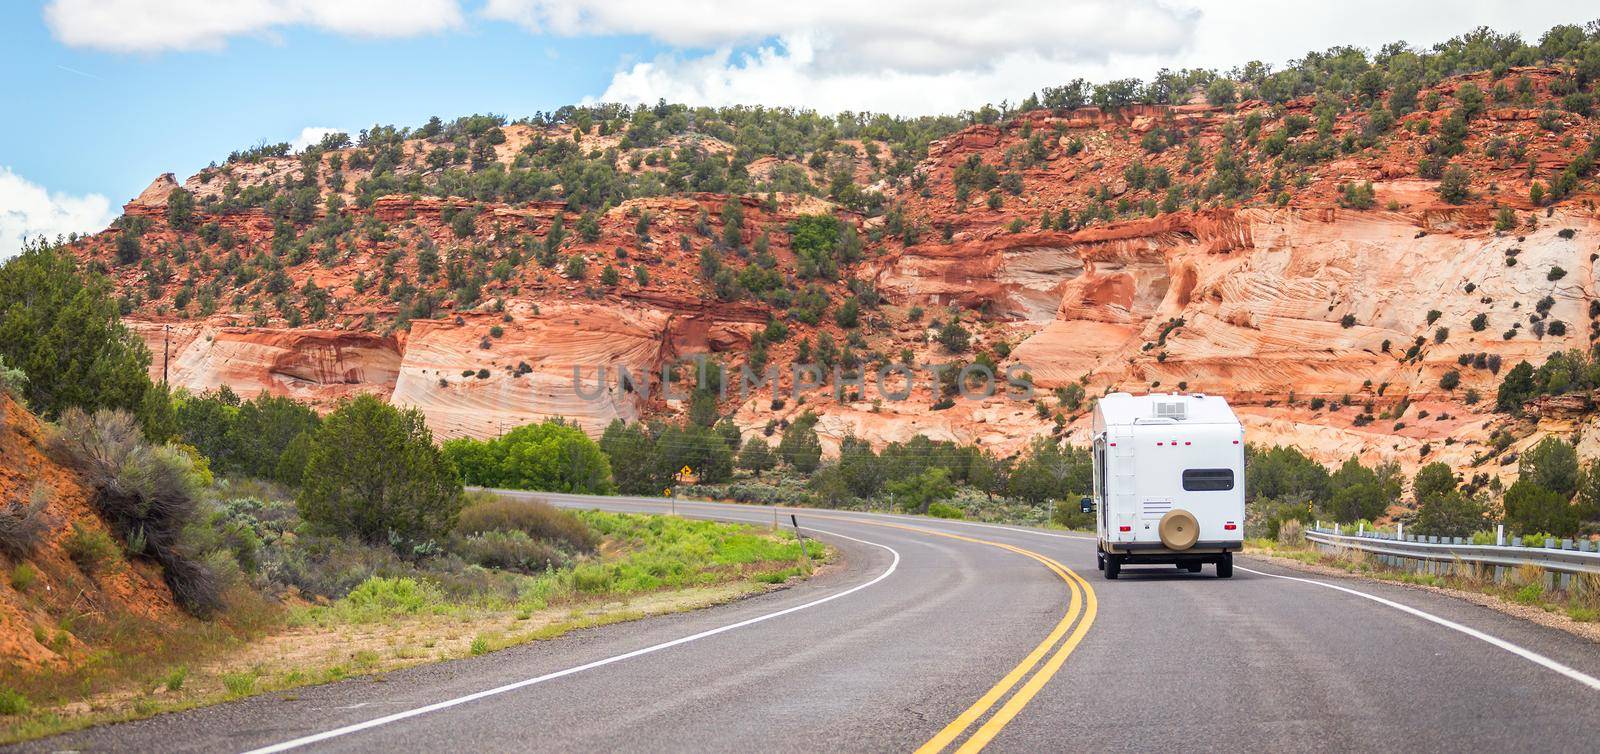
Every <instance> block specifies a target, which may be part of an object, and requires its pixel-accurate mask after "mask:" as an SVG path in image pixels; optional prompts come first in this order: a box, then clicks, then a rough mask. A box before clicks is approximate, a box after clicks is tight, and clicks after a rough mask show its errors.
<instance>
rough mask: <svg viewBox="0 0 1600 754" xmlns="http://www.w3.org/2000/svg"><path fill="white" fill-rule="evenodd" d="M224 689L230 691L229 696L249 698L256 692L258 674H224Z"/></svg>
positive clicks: (250, 672)
mask: <svg viewBox="0 0 1600 754" xmlns="http://www.w3.org/2000/svg"><path fill="white" fill-rule="evenodd" d="M222 687H223V688H225V689H227V690H228V696H231V697H241V696H249V695H250V694H252V693H254V692H255V690H256V674H255V673H254V672H252V671H248V670H241V671H238V672H235V673H223V674H222Z"/></svg>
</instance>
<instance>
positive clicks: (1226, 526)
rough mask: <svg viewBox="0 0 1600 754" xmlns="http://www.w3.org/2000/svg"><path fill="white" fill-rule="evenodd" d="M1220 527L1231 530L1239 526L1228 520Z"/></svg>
mask: <svg viewBox="0 0 1600 754" xmlns="http://www.w3.org/2000/svg"><path fill="white" fill-rule="evenodd" d="M1222 528H1223V529H1224V530H1226V531H1233V530H1234V529H1237V528H1239V526H1238V524H1235V523H1234V522H1232V521H1229V522H1228V523H1225V524H1223V525H1222Z"/></svg>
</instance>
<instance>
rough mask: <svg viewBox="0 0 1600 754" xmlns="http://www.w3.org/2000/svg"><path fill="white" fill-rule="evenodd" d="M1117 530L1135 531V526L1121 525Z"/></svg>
mask: <svg viewBox="0 0 1600 754" xmlns="http://www.w3.org/2000/svg"><path fill="white" fill-rule="evenodd" d="M1117 531H1133V527H1132V526H1119V527H1117Z"/></svg>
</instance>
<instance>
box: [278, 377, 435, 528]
mask: <svg viewBox="0 0 1600 754" xmlns="http://www.w3.org/2000/svg"><path fill="white" fill-rule="evenodd" d="M295 502H296V505H297V506H298V507H299V509H300V515H301V517H303V518H304V519H305V520H306V522H307V523H309V524H311V525H312V526H313V527H315V528H316V529H318V530H320V531H324V532H328V533H331V534H337V535H341V536H355V537H359V538H360V539H361V540H362V541H363V542H366V543H368V544H384V543H389V542H391V541H393V540H399V541H402V542H404V541H425V540H429V539H434V538H440V537H443V536H445V535H446V534H447V533H448V532H449V531H450V530H451V529H452V528H453V527H454V525H455V520H456V515H457V514H458V513H459V512H460V510H461V480H460V478H458V477H457V476H456V470H455V466H454V465H453V464H451V463H450V461H449V460H448V459H447V458H446V457H445V455H444V454H443V453H442V452H440V450H439V448H437V447H436V446H435V445H434V444H433V433H431V432H429V431H428V427H427V425H426V424H425V423H424V421H423V418H422V413H421V412H419V411H417V410H415V409H412V410H409V411H401V410H400V409H397V408H394V407H393V406H390V405H389V404H387V403H384V402H383V401H382V400H380V399H379V398H377V397H375V396H372V395H362V396H360V397H358V398H355V399H354V400H350V401H346V402H344V403H342V404H340V406H339V408H338V409H337V410H335V411H334V412H333V413H332V414H329V415H328V417H327V419H325V420H324V421H323V423H322V426H321V427H319V428H318V429H317V432H316V435H315V437H314V438H313V440H312V444H311V449H310V452H309V453H308V454H307V459H306V471H305V480H304V483H303V484H302V486H301V488H300V494H299V496H298V497H297V498H296V500H295Z"/></svg>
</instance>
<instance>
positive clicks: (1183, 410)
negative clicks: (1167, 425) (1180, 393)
mask: <svg viewBox="0 0 1600 754" xmlns="http://www.w3.org/2000/svg"><path fill="white" fill-rule="evenodd" d="M1153 405H1154V406H1155V418H1157V419H1174V420H1177V421H1183V419H1184V417H1186V416H1188V405H1189V404H1187V403H1186V402H1184V401H1156V402H1155V403H1154V404H1153Z"/></svg>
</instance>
